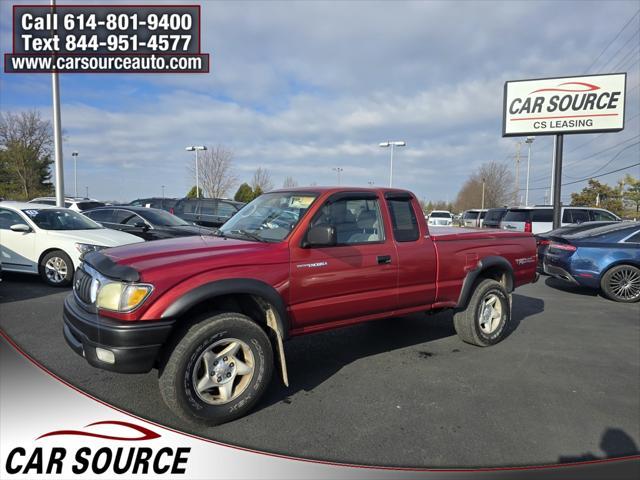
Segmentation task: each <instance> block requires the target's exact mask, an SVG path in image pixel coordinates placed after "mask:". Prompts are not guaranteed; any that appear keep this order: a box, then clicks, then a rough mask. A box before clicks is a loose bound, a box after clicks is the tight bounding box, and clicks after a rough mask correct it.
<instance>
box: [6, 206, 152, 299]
mask: <svg viewBox="0 0 640 480" xmlns="http://www.w3.org/2000/svg"><path fill="white" fill-rule="evenodd" d="M141 241H142V239H140V238H139V237H136V236H134V235H130V234H128V233H125V232H119V231H115V230H110V229H107V228H104V227H103V226H102V225H100V224H98V223H96V222H94V221H93V220H91V219H90V218H88V217H86V216H84V215H82V214H80V213H78V212H75V211H73V210H71V209H69V208H57V207H53V206H50V205H44V204H38V203H26V202H0V260H1V262H0V263H2V269H3V270H4V271H13V272H23V273H31V274H39V275H40V276H41V277H42V279H43V280H44V281H45V282H47V283H48V284H50V285H54V286H66V285H69V284H70V283H71V281H72V280H73V274H74V271H75V268H76V267H77V266H78V265H79V264H80V261H81V258H82V256H83V255H84V254H86V253H87V252H91V251H95V250H101V249H103V248H107V247H116V246H120V245H126V244H129V243H135V242H141Z"/></svg>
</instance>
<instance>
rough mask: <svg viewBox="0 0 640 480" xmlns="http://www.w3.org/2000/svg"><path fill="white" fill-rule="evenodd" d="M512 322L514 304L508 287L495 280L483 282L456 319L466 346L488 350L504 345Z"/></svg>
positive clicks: (454, 321)
mask: <svg viewBox="0 0 640 480" xmlns="http://www.w3.org/2000/svg"><path fill="white" fill-rule="evenodd" d="M510 321H511V302H510V300H509V294H508V293H507V291H506V290H505V288H504V286H503V285H502V284H501V283H499V282H496V281H495V280H491V279H484V280H482V281H480V282H479V283H478V284H477V285H476V287H475V290H474V292H473V294H472V295H471V298H470V300H469V303H468V304H467V307H466V308H465V309H464V310H459V311H457V312H456V313H455V314H454V315H453V325H454V327H455V330H456V333H457V334H458V336H459V337H460V338H461V339H462V340H463V341H464V342H466V343H470V344H472V345H477V346H480V347H487V346H489V345H494V344H496V343H498V342H500V341H501V340H502V339H503V338H504V337H505V336H506V334H507V331H508V329H507V327H508V324H509V323H510Z"/></svg>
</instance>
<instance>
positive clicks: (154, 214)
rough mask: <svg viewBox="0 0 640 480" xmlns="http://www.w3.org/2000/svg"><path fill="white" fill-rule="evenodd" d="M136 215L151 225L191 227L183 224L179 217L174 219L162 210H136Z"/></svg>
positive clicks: (173, 216)
mask: <svg viewBox="0 0 640 480" xmlns="http://www.w3.org/2000/svg"><path fill="white" fill-rule="evenodd" d="M136 213H137V214H138V215H140V216H141V217H142V218H144V219H145V220H147V221H148V222H149V223H150V224H151V225H161V226H163V227H184V226H185V225H191V223H189V222H185V221H184V220H183V219H181V218H180V217H176V216H175V215H172V214H170V213H169V212H165V211H164V210H156V209H148V210H144V211H140V210H136Z"/></svg>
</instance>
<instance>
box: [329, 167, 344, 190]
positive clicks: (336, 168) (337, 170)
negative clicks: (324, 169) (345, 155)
mask: <svg viewBox="0 0 640 480" xmlns="http://www.w3.org/2000/svg"><path fill="white" fill-rule="evenodd" d="M331 170H333V171H334V172H337V173H338V186H340V172H342V171H344V168H341V167H333V168H332V169H331Z"/></svg>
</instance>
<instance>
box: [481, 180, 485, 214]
mask: <svg viewBox="0 0 640 480" xmlns="http://www.w3.org/2000/svg"><path fill="white" fill-rule="evenodd" d="M484 184H485V179H484V178H483V179H482V206H481V207H480V209H481V210H484Z"/></svg>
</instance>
